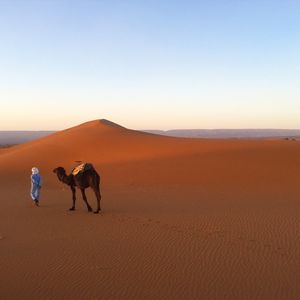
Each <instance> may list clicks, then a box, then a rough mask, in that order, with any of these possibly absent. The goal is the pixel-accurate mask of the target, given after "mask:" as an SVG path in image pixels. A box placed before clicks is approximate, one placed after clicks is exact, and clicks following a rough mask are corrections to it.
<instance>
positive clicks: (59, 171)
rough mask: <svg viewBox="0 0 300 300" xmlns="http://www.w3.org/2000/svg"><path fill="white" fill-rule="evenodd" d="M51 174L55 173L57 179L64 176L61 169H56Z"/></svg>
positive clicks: (64, 171) (64, 172) (63, 170)
mask: <svg viewBox="0 0 300 300" xmlns="http://www.w3.org/2000/svg"><path fill="white" fill-rule="evenodd" d="M53 173H55V174H56V175H57V176H58V177H61V176H63V175H66V170H65V169H64V168H63V167H57V168H55V169H54V170H53Z"/></svg>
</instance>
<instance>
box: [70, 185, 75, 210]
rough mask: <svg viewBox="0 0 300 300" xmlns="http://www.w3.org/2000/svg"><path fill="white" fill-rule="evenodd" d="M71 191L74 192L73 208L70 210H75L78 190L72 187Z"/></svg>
mask: <svg viewBox="0 0 300 300" xmlns="http://www.w3.org/2000/svg"><path fill="white" fill-rule="evenodd" d="M71 191H72V199H73V206H72V207H71V208H70V209H69V210H75V202H76V189H75V187H74V186H71Z"/></svg>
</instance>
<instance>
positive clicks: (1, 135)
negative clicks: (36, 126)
mask: <svg viewBox="0 0 300 300" xmlns="http://www.w3.org/2000/svg"><path fill="white" fill-rule="evenodd" d="M52 133H54V131H0V145H15V144H21V143H25V142H28V141H31V140H34V139H38V138H40V137H43V136H47V135H49V134H52Z"/></svg>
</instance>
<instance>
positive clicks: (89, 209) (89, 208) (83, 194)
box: [80, 189, 92, 211]
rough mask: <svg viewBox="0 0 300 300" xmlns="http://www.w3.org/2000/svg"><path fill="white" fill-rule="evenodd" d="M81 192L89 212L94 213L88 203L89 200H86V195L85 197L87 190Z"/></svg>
mask: <svg viewBox="0 0 300 300" xmlns="http://www.w3.org/2000/svg"><path fill="white" fill-rule="evenodd" d="M80 190H81V194H82V198H83V201H84V202H85V204H86V206H87V209H88V211H92V208H91V206H90V205H89V203H88V201H87V198H86V195H85V190H84V189H80Z"/></svg>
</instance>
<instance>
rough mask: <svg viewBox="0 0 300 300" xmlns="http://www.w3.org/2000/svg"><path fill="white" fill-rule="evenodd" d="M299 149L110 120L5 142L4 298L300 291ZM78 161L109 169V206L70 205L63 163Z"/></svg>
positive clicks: (0, 224)
mask: <svg viewBox="0 0 300 300" xmlns="http://www.w3.org/2000/svg"><path fill="white" fill-rule="evenodd" d="M299 153H300V142H299V141H295V142H293V141H289V140H284V139H282V138H280V139H271V140H264V139H263V140H260V139H250V140H249V139H246V140H244V139H242V140H240V139H193V138H191V139H182V138H176V137H168V136H161V135H155V134H150V133H145V132H140V131H135V130H130V129H126V128H124V127H122V126H120V125H118V124H115V123H113V122H110V121H108V120H96V121H91V122H87V123H84V124H81V125H79V126H76V127H72V128H69V129H66V130H63V131H59V132H56V133H53V134H50V135H48V136H44V137H42V138H39V139H36V140H33V141H30V142H27V143H24V144H21V145H17V146H14V147H10V148H6V149H0V169H1V172H0V184H1V198H0V266H1V268H0V282H1V289H0V298H1V299H20V298H22V299H295V300H296V299H299V298H300V291H299V280H298V276H297V274H298V270H299V267H300V266H299V253H300V252H299V251H300V245H299V239H298V231H299V226H300V221H299V215H300V202H299V199H300V189H299V180H300V175H299V174H300V172H299V166H300V155H299ZM78 160H81V161H87V162H91V163H93V164H94V166H95V168H96V169H97V170H98V171H99V173H100V174H101V189H102V195H103V199H102V203H101V206H102V209H103V211H102V213H101V214H100V215H93V214H89V213H88V212H87V211H86V209H85V207H84V205H83V201H82V200H81V196H80V195H79V194H80V193H77V194H78V198H79V199H78V201H77V210H76V211H75V212H69V211H68V210H67V209H68V208H69V207H70V205H71V192H70V190H69V188H68V187H67V186H66V185H63V184H62V183H60V182H58V180H57V178H56V177H55V174H54V173H53V172H52V170H53V168H55V167H57V166H63V167H65V168H66V170H67V172H69V171H70V170H71V169H72V168H73V167H74V165H75V161H78ZM32 166H37V167H39V168H40V170H41V173H42V176H43V188H42V199H41V207H39V208H37V207H34V206H33V205H32V203H31V200H30V199H29V188H30V181H29V176H30V169H31V167H32ZM87 196H88V200H89V202H90V204H91V205H92V206H93V207H94V208H95V205H96V203H95V199H94V196H93V194H92V193H91V192H90V191H88V192H87Z"/></svg>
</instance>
